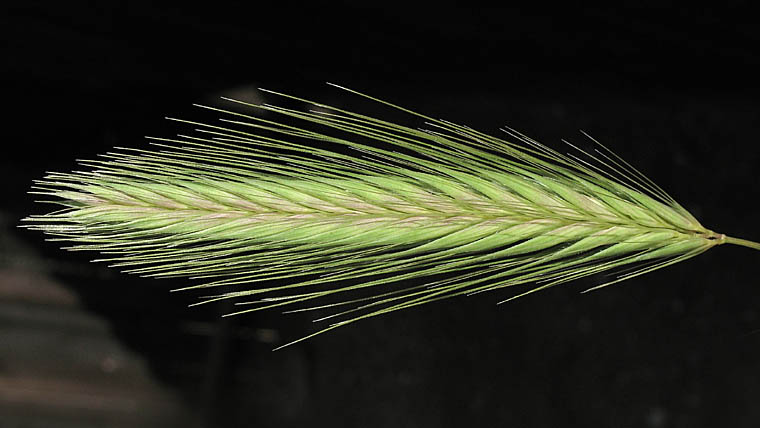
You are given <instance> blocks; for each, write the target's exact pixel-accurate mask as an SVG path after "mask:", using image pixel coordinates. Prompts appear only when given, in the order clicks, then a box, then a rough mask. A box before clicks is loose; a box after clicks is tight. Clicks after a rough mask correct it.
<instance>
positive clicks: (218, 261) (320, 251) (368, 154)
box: [24, 91, 760, 340]
mask: <svg viewBox="0 0 760 428" xmlns="http://www.w3.org/2000/svg"><path fill="white" fill-rule="evenodd" d="M350 92H354V91H350ZM354 93H355V92H354ZM273 94H275V93H273ZM276 95H280V96H284V97H288V98H292V99H296V100H300V99H298V98H295V97H291V96H287V95H283V94H276ZM359 95H362V94H359ZM363 96H365V97H366V95H363ZM367 98H370V97H367ZM371 99H373V100H375V101H378V102H381V103H384V104H388V103H385V102H383V101H380V100H376V99H374V98H371ZM229 101H232V102H234V103H237V104H239V105H243V106H245V107H247V108H254V109H259V110H264V111H267V112H269V113H271V114H275V115H279V117H280V119H277V120H273V119H265V118H262V117H258V116H253V115H247V114H242V113H238V112H233V111H228V110H222V109H218V108H210V107H205V108H207V109H209V110H213V111H215V112H217V113H220V114H223V115H224V118H223V119H222V121H221V122H220V123H219V124H217V125H211V124H204V123H198V122H191V121H179V122H183V123H186V124H189V125H192V126H194V127H195V128H196V132H195V133H194V134H193V135H180V136H178V137H176V138H152V140H153V141H152V144H153V146H154V147H155V148H154V149H152V150H144V149H121V150H120V151H119V152H113V153H107V154H105V155H103V156H102V157H101V158H100V159H98V160H91V161H82V162H81V163H82V164H83V165H84V166H86V167H88V168H90V169H89V170H87V171H77V172H72V173H51V174H49V175H48V176H47V177H45V178H44V179H43V180H40V181H38V182H37V183H36V185H35V187H34V193H39V194H43V195H46V196H49V197H52V198H53V200H52V202H55V203H57V204H60V205H62V206H63V209H62V210H60V211H56V212H53V213H50V214H45V215H34V216H30V217H28V218H26V219H24V220H25V222H26V227H28V228H30V229H35V230H41V231H43V232H45V233H47V234H50V235H53V236H54V237H55V238H54V239H58V240H63V241H67V242H70V243H71V244H72V245H71V246H70V247H69V249H71V250H92V251H97V252H100V253H101V254H102V259H101V260H106V261H108V262H109V263H110V264H111V265H112V266H114V267H118V268H120V269H122V270H124V271H126V272H129V273H134V274H139V275H142V276H150V277H190V278H194V279H196V280H198V282H197V283H196V284H194V285H190V286H188V287H186V288H184V289H209V290H222V291H219V292H217V293H212V295H211V296H208V297H207V298H205V300H203V301H202V303H205V302H211V301H215V300H221V299H231V298H235V299H238V300H237V302H236V303H237V304H238V305H240V306H239V308H240V310H239V311H237V312H235V313H234V314H242V313H246V312H252V311H259V310H263V309H269V308H282V309H284V310H286V311H289V312H295V311H307V310H314V309H332V310H333V313H331V314H330V315H328V316H326V317H324V318H322V319H330V320H333V323H332V324H330V325H329V326H327V327H326V328H324V329H322V330H320V331H319V332H317V333H315V334H318V333H321V332H323V331H327V330H330V329H332V328H336V327H339V326H343V325H346V324H349V323H352V322H355V321H357V320H359V319H363V318H367V317H372V316H376V315H380V314H384V313H387V312H392V311H396V310H399V309H405V308H410V307H414V306H418V305H422V304H425V303H429V302H432V301H436V300H440V299H444V298H448V297H453V296H459V295H468V294H473V293H480V292H484V291H492V290H497V289H501V288H505V287H512V286H518V285H528V288H527V289H524V290H522V292H519V293H517V294H514V293H513V294H512V295H511V297H509V298H508V299H507V300H511V299H514V298H517V297H520V296H524V295H526V294H529V293H532V292H535V291H538V290H541V289H545V288H548V287H551V286H554V285H558V284H563V283H566V282H569V281H572V280H575V279H578V278H582V277H586V276H589V275H593V274H597V273H600V272H606V271H611V270H614V271H617V272H620V271H621V270H622V268H626V272H625V273H623V274H620V275H619V276H617V277H615V278H613V279H611V280H609V281H608V282H605V283H603V284H601V285H599V286H597V287H594V288H599V287H603V286H606V285H609V284H612V283H616V282H619V281H622V280H626V279H630V278H633V277H636V276H638V275H641V274H644V273H647V272H651V271H654V270H657V269H660V268H662V267H665V266H668V265H671V264H674V263H677V262H680V261H683V260H686V259H689V258H691V257H694V256H696V255H698V254H701V253H702V252H704V251H707V250H708V249H710V248H712V247H713V246H715V245H720V244H724V243H732V244H738V245H743V246H747V247H751V248H755V249H760V244H757V243H755V242H751V241H746V240H741V239H737V238H731V237H726V236H725V235H723V234H719V233H715V232H713V231H711V230H708V229H706V228H704V227H703V226H702V225H701V224H700V223H699V222H698V221H697V220H696V219H695V218H694V217H693V216H692V215H691V214H689V212H688V211H686V210H685V209H684V208H683V207H682V206H681V205H679V204H678V203H677V202H676V201H675V200H674V199H673V198H672V197H670V196H669V195H668V194H667V193H666V192H665V191H664V190H662V189H661V188H660V187H659V186H657V185H656V184H655V183H653V182H652V181H651V180H649V179H648V178H646V177H645V176H644V175H643V174H641V173H640V172H638V171H637V170H636V169H635V168H633V167H632V166H631V165H629V164H628V163H626V162H625V161H624V160H622V159H620V158H619V157H617V156H616V155H614V154H613V153H612V152H610V151H608V150H606V149H605V148H604V147H603V146H601V145H599V147H600V150H597V152H596V153H595V154H594V155H591V154H586V153H582V152H580V153H579V155H578V156H575V155H570V154H561V153H559V152H557V151H555V150H553V149H550V148H548V147H546V146H544V145H542V144H540V143H538V142H536V141H534V140H532V139H530V138H528V137H526V136H524V135H522V134H520V133H518V132H516V131H514V130H510V129H505V130H504V131H505V132H506V133H507V135H508V137H507V139H502V138H496V137H493V136H490V135H487V134H484V133H481V132H478V131H475V130H473V129H470V128H468V127H464V126H460V125H456V124H454V123H451V122H447V121H443V120H437V119H432V118H430V117H426V116H422V115H419V114H417V113H413V112H411V111H408V110H405V109H402V108H400V107H397V106H392V105H391V106H392V107H395V108H397V109H400V110H402V111H405V112H407V113H411V114H414V115H416V116H417V117H419V118H423V119H424V120H426V121H427V125H428V129H424V130H421V129H413V128H409V127H406V126H402V125H398V124H396V123H391V122H388V121H384V120H381V119H377V118H373V117H369V116H365V115H361V114H358V113H354V112H350V111H345V110H341V109H337V108H334V107H330V106H327V105H323V104H319V103H312V104H313V105H315V106H317V107H318V108H319V110H315V111H309V112H302V111H298V110H293V109H288V108H283V107H278V106H274V105H269V104H264V105H251V104H247V103H244V102H240V101H235V100H229ZM300 101H305V100H300ZM388 105H390V104H388ZM289 121H296V122H299V121H300V123H302V124H303V125H302V126H301V125H291V124H290V123H289ZM597 144H598V143H597ZM583 155H585V157H584V156H583ZM420 279H422V281H419V280H420ZM507 300H504V301H507ZM311 336H313V335H311ZM307 337H310V336H307ZM299 340H303V339H299Z"/></svg>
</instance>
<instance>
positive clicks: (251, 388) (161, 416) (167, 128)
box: [0, 1, 760, 428]
mask: <svg viewBox="0 0 760 428" xmlns="http://www.w3.org/2000/svg"><path fill="white" fill-rule="evenodd" d="M11 3H12V2H8V4H6V5H5V6H3V10H2V14H1V15H0V36H2V37H1V40H2V43H3V50H2V61H1V62H0V64H2V65H0V73H1V74H0V78H2V79H1V82H2V83H1V84H2V101H3V105H4V106H5V112H4V113H2V115H3V119H4V120H3V129H2V152H0V153H2V155H0V170H2V173H3V177H4V180H3V184H4V193H3V198H2V205H0V220H1V221H0V223H1V224H2V226H3V231H2V239H1V240H0V427H21V426H23V427H29V426H32V427H36V426H39V427H48V426H66V427H69V426H70V427H100V426H113V427H121V426H125V427H126V426H197V427H243V426H246V427H247V426H278V427H286V426H304V425H306V424H308V425H309V426H314V427H318V426H331V427H341V426H362V427H385V426H395V427H405V426H409V427H443V426H516V427H517V426H519V427H561V426H568V427H574V426H579V427H580V426H614V427H629V426H630V427H642V426H643V427H656V428H658V427H713V426H734V427H755V426H758V425H759V424H760V407H758V406H757V402H758V399H760V363H758V361H760V334H757V331H758V329H760V314H759V313H758V304H759V303H760V293H758V289H757V282H758V281H757V265H758V261H759V260H760V258H759V257H760V254H758V253H755V252H752V251H751V250H748V249H742V248H738V247H736V248H733V247H732V248H729V247H722V248H717V249H715V250H713V251H710V252H708V253H707V254H704V255H702V256H700V257H699V258H698V259H692V260H690V261H688V262H686V263H682V264H679V265H676V266H673V267H670V268H668V269H665V270H662V271H658V272H656V273H653V274H651V275H648V276H644V277H640V278H637V279H634V280H632V281H629V282H626V283H623V284H620V285H617V286H615V287H612V288H608V289H604V290H602V291H599V292H596V293H591V294H587V295H580V294H579V293H578V292H579V291H581V290H583V289H585V288H588V287H589V286H592V285H594V284H596V283H600V282H601V281H603V280H604V278H591V279H589V280H586V281H581V283H579V284H572V285H567V286H565V287H561V288H556V289H553V290H550V291H547V292H544V293H540V294H537V295H533V296H531V297H528V298H525V299H522V300H518V301H515V302H512V303H510V304H508V305H503V306H498V307H497V306H495V305H494V303H495V302H497V301H499V300H501V298H503V297H504V296H503V295H496V294H484V295H479V296H477V297H471V298H461V299H454V300H451V301H446V302H442V303H438V304H434V305H430V306H428V307H421V308H417V309H415V310H413V311H407V312H402V313H395V314H392V315H390V316H386V317H379V318H376V319H372V320H367V321H364V322H361V323H358V324H356V325H353V326H351V327H349V328H346V329H338V330H337V331H335V332H331V333H329V334H327V335H324V336H320V337H318V338H315V339H313V340H310V341H308V342H306V343H301V344H298V345H295V346H293V347H290V348H286V349H285V350H282V351H278V352H274V353H273V352H270V350H271V349H272V348H273V347H275V346H277V345H278V344H282V343H284V341H286V340H288V339H293V338H297V337H299V336H301V335H304V334H306V333H308V332H310V331H312V329H313V326H312V325H311V324H310V323H309V318H308V317H305V316H304V317H302V316H295V315H287V316H282V315H280V314H278V313H274V312H272V313H261V314H256V315H250V316H244V317H238V318H234V319H224V320H222V319H220V318H219V316H218V315H219V314H221V313H224V312H226V311H227V310H228V309H229V308H226V307H224V306H223V305H221V306H215V307H212V306H209V307H203V308H193V309H188V308H186V307H185V306H186V305H187V304H189V303H192V302H194V301H195V299H196V298H197V295H193V293H180V294H177V293H174V294H172V295H170V294H169V292H168V290H169V289H171V288H174V287H176V286H178V283H177V282H172V281H154V280H148V279H141V278H136V277H131V276H127V275H123V274H120V273H118V272H115V271H112V270H110V269H107V268H105V267H104V266H103V265H99V264H91V263H89V262H88V260H89V259H90V258H92V256H94V255H88V254H74V253H67V252H64V251H60V250H58V246H59V245H56V243H50V242H45V241H44V240H43V236H42V235H41V234H38V233H32V232H28V231H25V230H22V229H18V228H16V226H17V225H18V224H19V219H20V218H22V217H24V216H26V215H28V214H30V213H42V212H44V211H45V207H44V206H40V205H39V204H34V203H33V199H34V198H33V197H32V196H30V195H27V194H26V191H27V190H28V188H29V186H30V185H31V181H32V180H33V179H35V178H40V177H42V176H43V175H44V172H45V171H68V170H71V169H73V168H76V163H75V159H78V158H92V157H94V156H96V155H97V154H98V153H102V152H105V151H108V150H110V149H111V148H112V147H113V146H131V147H139V146H144V145H146V142H145V140H144V139H143V136H144V135H157V136H170V135H174V134H175V133H176V132H178V129H177V126H176V124H172V123H169V122H166V121H164V120H163V119H162V118H163V117H164V116H167V115H172V116H183V117H186V116H190V117H197V116H195V115H199V114H200V113H199V112H198V111H197V109H194V108H193V107H192V106H191V104H192V103H194V102H204V103H214V104H216V103H219V102H220V101H217V99H218V98H217V97H218V96H219V95H222V94H230V95H235V96H240V97H249V98H251V99H262V98H260V97H261V95H260V94H257V93H256V92H255V89H254V88H256V87H258V86H263V87H266V88H270V89H274V90H282V91H286V92H288V93H292V94H296V95H300V96H303V97H307V98H311V99H319V100H323V101H327V102H330V103H335V104H340V105H343V106H346V107H348V108H356V109H360V110H362V111H364V112H368V113H373V114H381V115H382V114H385V113H387V110H384V109H381V108H378V106H375V105H371V104H368V103H366V102H364V101H361V100H357V99H356V98H355V97H352V96H350V95H349V94H345V93H342V92H340V91H338V90H336V89H334V88H330V87H328V86H326V85H324V82H326V81H330V82H335V83H339V84H341V85H344V86H348V87H351V88H355V89H357V90H361V91H364V92H366V93H369V94H372V95H375V96H378V97H381V98H384V99H387V100H389V101H392V102H396V103H399V104H402V105H404V106H407V107H410V108H413V109H415V110H417V111H421V112H425V113H428V114H430V115H433V116H438V117H442V118H446V119H450V120H453V121H455V122H459V123H463V124H466V125H470V126H473V127H475V128H478V129H481V130H484V131H487V132H489V133H494V134H495V133H498V128H499V127H500V126H502V125H504V124H508V125H510V126H512V127H515V128H517V129H519V130H521V131H523V132H525V133H527V134H528V135H531V136H533V137H534V138H536V139H538V140H540V141H543V142H545V143H547V144H549V145H550V146H553V147H557V148H559V147H560V143H559V140H560V139H561V138H570V139H571V140H573V141H575V140H582V139H581V138H580V137H579V134H578V129H583V130H585V131H588V132H590V133H591V134H592V135H594V136H595V137H596V138H597V139H599V140H600V141H602V142H604V143H605V144H606V145H607V146H609V147H610V148H612V149H613V150H615V151H616V152H617V153H618V154H620V155H621V156H622V157H623V158H625V159H627V160H629V161H630V162H632V163H633V164H634V165H636V166H637V167H639V169H640V170H642V171H643V172H645V173H646V174H647V175H648V176H649V177H651V178H652V179H653V180H654V181H655V182H657V183H658V184H660V185H661V186H662V187H664V188H665V189H667V190H668V191H669V192H670V193H671V194H672V195H673V196H674V197H675V198H676V199H678V200H679V201H681V202H682V204H683V205H684V206H685V207H686V208H687V209H689V210H690V211H691V212H692V213H694V214H695V215H696V216H697V217H698V218H699V219H700V220H701V221H702V222H703V224H705V225H706V226H707V227H709V228H712V229H714V230H717V231H719V232H724V233H727V234H732V235H737V236H740V237H744V238H748V239H754V240H758V239H760V227H758V222H757V218H758V210H757V204H756V202H755V201H756V200H757V199H758V197H760V196H758V176H757V174H756V166H757V165H758V161H760V148H758V147H759V146H758V140H757V135H758V131H760V129H759V128H758V126H760V120H759V119H760V104H758V95H759V93H760V91H759V90H758V83H757V80H758V79H757V76H758V75H759V74H758V73H760V50H758V45H759V43H760V33H759V32H758V30H757V24H756V19H755V18H756V17H755V15H753V14H751V13H749V12H748V11H747V9H746V8H744V7H743V6H744V5H743V4H742V3H741V2H721V3H720V5H719V6H720V8H716V9H714V10H712V9H707V8H699V7H695V6H690V7H683V8H669V7H662V6H659V5H658V6H655V4H659V3H660V2H651V5H650V6H647V5H646V2H644V3H640V2H638V3H637V5H636V6H635V7H631V8H627V7H622V6H615V7H607V8H588V9H581V8H575V7H569V6H566V7H565V8H564V9H563V8H561V7H558V6H556V5H553V4H545V5H535V6H531V7H527V8H526V7H523V8H509V7H504V8H498V9H494V8H485V9H453V8H452V9H446V8H441V7H439V6H425V7H423V6H414V5H412V4H411V2H407V4H406V5H400V6H397V7H376V6H358V5H357V4H359V3H358V2H346V3H342V4H338V5H335V4H333V6H331V7H330V8H329V9H328V8H323V7H321V6H318V5H308V6H304V5H300V4H285V3H283V2H272V3H268V2H249V3H247V4H246V5H244V6H239V5H238V6H230V5H225V4H222V3H220V2H203V3H202V4H201V5H199V6H181V7H171V6H164V5H159V4H152V3H142V2H92V3H89V4H86V3H73V2H33V1H27V2H17V5H15V6H12V5H9V4H11ZM336 6H338V7H336ZM263 100H265V101H275V100H270V99H269V98H266V97H263ZM296 107H303V106H296ZM201 117H205V118H207V119H210V116H208V113H205V115H201ZM392 117H393V118H394V119H395V117H396V116H392ZM403 119H404V120H407V121H408V122H407V124H411V125H415V126H420V125H421V124H420V123H417V122H415V121H414V120H413V119H410V118H408V117H404V118H403Z"/></svg>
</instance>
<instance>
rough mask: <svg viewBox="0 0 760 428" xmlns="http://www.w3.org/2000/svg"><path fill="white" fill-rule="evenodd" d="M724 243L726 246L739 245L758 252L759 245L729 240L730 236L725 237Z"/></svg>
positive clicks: (746, 241) (739, 240)
mask: <svg viewBox="0 0 760 428" xmlns="http://www.w3.org/2000/svg"><path fill="white" fill-rule="evenodd" d="M725 242H726V244H735V245H741V246H742V247H748V248H754V249H756V250H760V243H757V242H753V241H748V240H746V239H739V238H731V237H730V236H726V241H725Z"/></svg>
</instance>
